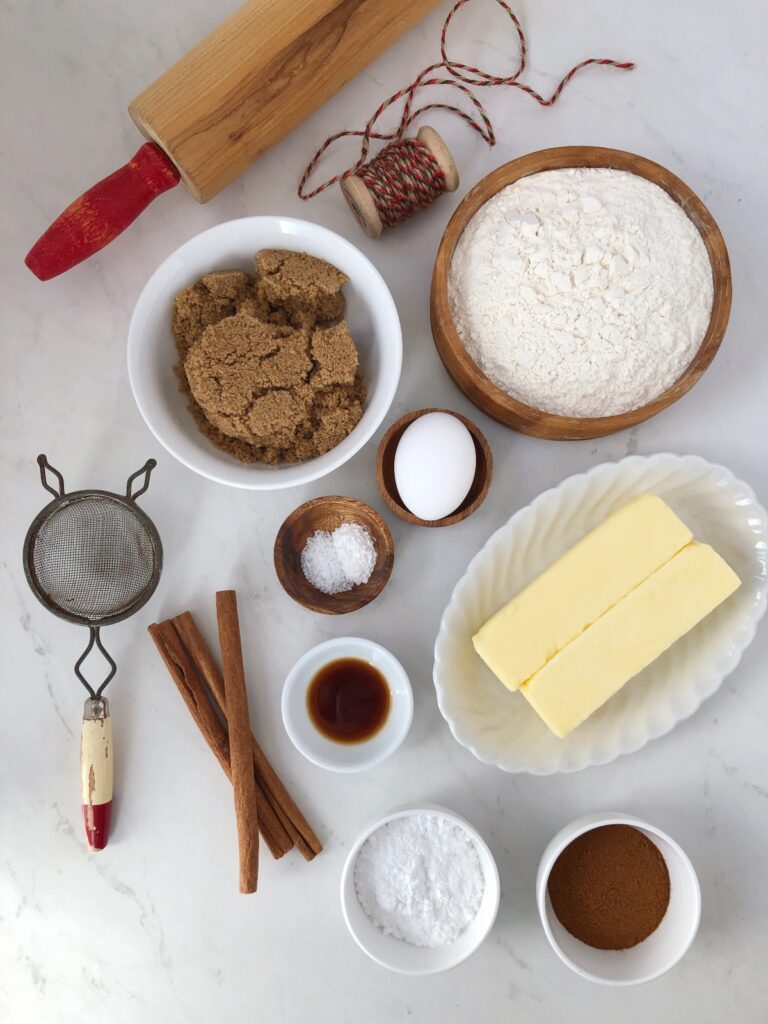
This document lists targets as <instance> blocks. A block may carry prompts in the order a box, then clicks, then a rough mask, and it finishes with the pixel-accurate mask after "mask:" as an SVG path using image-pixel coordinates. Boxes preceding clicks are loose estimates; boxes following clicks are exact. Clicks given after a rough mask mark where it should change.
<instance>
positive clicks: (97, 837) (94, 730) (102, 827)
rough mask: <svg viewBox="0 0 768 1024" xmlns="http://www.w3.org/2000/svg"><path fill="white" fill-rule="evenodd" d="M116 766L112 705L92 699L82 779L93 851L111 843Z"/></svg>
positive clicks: (86, 722)
mask: <svg viewBox="0 0 768 1024" xmlns="http://www.w3.org/2000/svg"><path fill="white" fill-rule="evenodd" d="M113 764H114V750H113V747H112V719H111V718H110V717H109V702H108V701H107V699H106V698H105V697H89V698H88V700H87V701H86V702H85V708H84V709H83V728H82V732H81V734H80V778H81V786H82V804H83V824H84V825H85V836H86V839H87V840H88V846H89V847H90V849H91V850H103V849H104V847H105V846H106V845H107V840H108V839H109V825H110V820H111V818H112V780H113V767H112V766H113Z"/></svg>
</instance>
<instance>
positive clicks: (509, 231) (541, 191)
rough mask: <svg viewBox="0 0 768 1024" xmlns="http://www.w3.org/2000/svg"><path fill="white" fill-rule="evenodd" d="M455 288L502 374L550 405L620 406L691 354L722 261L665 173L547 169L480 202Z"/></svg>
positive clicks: (452, 277)
mask: <svg viewBox="0 0 768 1024" xmlns="http://www.w3.org/2000/svg"><path fill="white" fill-rule="evenodd" d="M448 296H449V300H450V304H451V311H452V315H453V319H454V322H455V324H456V328H457V330H458V333H459V336H460V337H461V340H462V342H463V343H464V345H465V347H466V348H467V351H468V352H469V354H470V355H471V356H472V358H473V359H474V360H475V362H476V363H477V364H478V366H479V367H480V368H481V369H482V370H483V372H484V373H485V374H486V375H487V376H488V377H490V379H491V380H492V381H493V382H494V383H495V384H497V385H498V386H499V387H501V388H503V389H504V390H505V391H507V392H508V393H509V394H511V395H512V396H514V397H516V398H518V399H520V400H521V401H523V402H526V403H527V404H528V405H532V406H534V407H536V408H538V409H541V410H543V411H546V412H552V413H559V414H560V415H567V416H607V415H611V414H614V413H620V412H626V411H628V410H630V409H636V408H638V407H639V406H641V405H645V404H646V403H647V402H649V401H652V400H653V399H654V398H656V397H658V395H660V394H661V393H662V392H663V391H664V390H665V389H666V388H667V387H669V385H671V384H672V383H674V381H675V380H677V378H678V377H679V376H680V375H681V374H682V372H683V371H684V370H685V368H686V367H687V366H688V364H689V363H690V362H691V360H692V359H693V357H694V355H695V354H696V351H697V350H698V348H699V346H700V344H701V341H702V339H703V337H704V334H705V332H706V329H707V326H708V323H709V317H710V313H711V309H712V299H713V283H712V269H711V265H710V262H709V257H708V255H707V251H706V248H705V247H704V243H703V241H702V239H701V236H700V234H699V232H698V231H697V229H696V227H695V226H694V225H693V223H692V222H691V220H690V219H689V218H688V217H687V216H686V214H685V213H684V212H683V210H682V208H681V207H680V206H679V204H678V203H676V202H675V201H674V200H673V199H671V198H670V196H668V195H667V193H666V192H664V191H663V189H661V188H659V187H658V186H657V185H654V184H653V183H652V182H650V181H647V180H646V179H645V178H642V177H640V176H639V175H636V174H629V173H627V172H625V171H617V170H613V169H610V168H603V167H601V168H572V169H567V170H553V171H542V172H541V173H539V174H532V175H529V176H528V177H526V178H521V179H520V180H518V181H516V182H514V183H513V184H512V185H509V186H507V187H506V188H504V189H502V190H501V191H500V192H499V193H497V195H495V196H494V197H493V198H492V199H490V200H489V201H488V202H487V203H485V205H484V206H483V207H481V209H480V210H479V211H478V212H477V213H476V214H475V216H474V217H473V218H472V220H471V221H470V222H469V224H468V225H467V227H466V228H465V230H464V233H463V234H462V236H461V238H460V239H459V242H458V245H457V246H456V250H455V252H454V256H453V260H452V262H451V268H450V273H449V280H448Z"/></svg>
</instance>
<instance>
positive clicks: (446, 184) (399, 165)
mask: <svg viewBox="0 0 768 1024" xmlns="http://www.w3.org/2000/svg"><path fill="white" fill-rule="evenodd" d="M470 2H471V0H457V2H456V3H455V4H454V5H453V7H452V8H451V9H450V11H449V12H448V15H447V17H446V19H445V22H444V23H443V30H442V33H441V36H440V55H441V57H442V60H440V61H438V62H437V63H436V64H430V66H429V67H427V68H425V69H424V70H423V71H422V72H420V74H419V75H418V76H417V77H416V78H415V79H414V81H413V82H411V84H410V85H409V86H408V87H407V88H406V89H399V90H398V91H397V92H396V93H393V94H392V96H390V97H389V99H387V100H385V101H384V103H382V104H381V106H380V107H379V108H378V110H377V111H376V113H375V114H374V115H373V117H372V118H371V119H370V121H368V123H367V124H366V126H365V128H362V129H348V130H346V131H341V132H336V134H335V135H331V136H330V137H329V138H327V139H326V140H325V142H324V143H323V144H322V146H321V147H320V148H319V149H318V151H317V152H316V153H315V155H314V156H313V157H312V159H311V160H310V162H309V164H308V165H307V169H306V170H305V171H304V174H303V175H302V178H301V181H300V182H299V188H298V194H299V196H300V198H301V199H312V198H313V196H316V195H318V194H319V193H320V192H324V191H325V189H327V188H330V187H331V186H332V185H335V184H337V183H340V185H341V189H342V191H343V193H344V196H345V198H346V200H347V202H348V203H349V205H350V207H351V208H352V210H353V212H354V214H355V216H356V217H357V219H358V221H359V222H360V224H361V225H362V227H363V228H364V230H365V231H366V232H367V233H368V234H369V235H370V236H371V237H372V238H378V237H379V235H381V233H382V231H383V230H384V228H391V227H395V225H397V224H400V223H401V222H402V221H404V220H407V219H408V218H409V217H411V216H413V214H414V213H418V212H419V211H420V210H424V209H426V208H427V207H428V206H431V205H432V203H433V202H434V201H435V200H436V199H437V198H438V197H439V196H441V195H443V194H444V193H445V192H453V191H455V189H456V188H457V187H458V184H459V175H458V171H457V169H456V164H455V163H454V161H453V158H452V156H451V154H450V152H449V151H448V148H447V146H446V145H445V143H444V142H443V140H442V139H441V138H440V136H439V135H438V133H437V132H436V131H435V130H434V129H433V128H428V127H427V126H424V127H423V128H421V129H420V130H419V133H418V135H417V136H416V138H415V139H412V138H411V139H409V138H406V137H405V132H406V129H407V128H408V127H409V126H410V124H411V123H412V122H413V121H414V120H415V119H416V118H417V117H419V116H420V115H421V114H423V113H425V111H427V110H448V111H450V112H451V113H453V114H457V115H458V116H459V117H461V118H462V119H463V120H464V121H466V123H467V124H468V125H469V126H470V128H472V129H473V130H474V131H476V132H477V133H478V135H480V137H481V138H482V139H484V140H485V141H486V142H487V143H488V145H489V146H494V145H495V144H496V136H495V133H494V131H493V125H492V124H491V121H490V118H489V117H488V114H487V113H486V111H485V108H484V107H483V105H482V103H481V102H480V100H479V99H478V98H477V97H476V96H475V95H474V93H473V92H472V91H471V89H469V88H468V86H470V85H472V86H475V87H478V86H508V87H509V88H513V89H520V90H521V91H522V92H524V93H527V95H528V96H530V97H531V98H532V99H534V100H535V101H536V102H537V103H538V104H540V105H541V106H542V107H551V106H553V105H554V104H555V103H556V102H557V100H558V99H559V98H560V95H561V93H562V91H563V89H564V88H565V86H566V85H568V83H569V82H570V81H571V79H573V77H574V76H575V75H576V74H577V73H578V72H579V71H582V70H583V69H584V68H586V67H589V66H590V65H592V64H594V65H597V66H602V67H612V68H617V69H618V70H620V71H629V70H631V69H632V68H634V66H635V65H634V63H632V62H631V61H617V60H613V59H611V58H609V57H589V58H587V60H583V61H581V62H580V63H579V64H576V65H575V66H574V67H572V68H571V69H570V71H568V72H567V74H565V75H563V77H562V78H561V79H560V81H559V82H558V84H557V86H556V87H555V90H554V92H553V93H552V94H551V95H550V96H548V97H545V96H542V95H541V94H540V93H538V92H536V90H535V89H533V88H532V87H531V86H530V85H525V84H524V83H522V82H519V81H518V79H519V78H520V76H521V75H522V73H523V71H524V70H525V63H526V56H527V45H526V41H525V34H524V33H523V29H522V26H521V24H520V22H519V20H518V18H517V16H516V15H515V13H514V11H513V10H512V8H511V7H510V6H509V5H508V4H507V3H506V0H495V3H496V4H497V5H498V6H499V7H501V8H502V9H503V10H504V11H505V12H506V14H507V15H508V16H509V18H510V20H511V21H512V24H513V25H514V28H515V31H516V33H517V40H518V53H519V59H518V66H517V69H516V70H515V71H514V72H513V73H512V74H510V75H492V74H490V73H489V72H487V71H483V70H482V69H480V68H476V67H472V66H471V65H469V64H461V63H459V62H458V61H453V60H450V59H449V57H448V52H447V35H448V28H449V26H450V24H451V21H452V20H453V17H454V15H455V14H456V12H457V11H458V10H459V9H460V8H462V7H464V6H465V4H467V3H470ZM436 71H445V72H447V73H448V74H449V75H450V76H451V77H450V78H435V77H430V76H432V75H433V73H434V72H436ZM436 85H444V86H449V87H451V88H454V89H458V90H459V91H460V92H462V93H463V94H464V95H465V96H466V97H467V99H468V100H469V102H470V103H471V104H472V106H473V107H474V109H475V115H472V114H469V113H467V112H466V111H465V110H462V109H461V108H460V107H456V106H453V105H451V104H448V103H427V104H425V105H424V106H422V107H419V108H418V109H417V110H412V109H411V107H412V105H413V99H414V96H415V94H416V92H417V90H418V89H421V88H423V87H427V86H436ZM403 98H404V99H405V103H404V105H403V113H402V116H401V118H400V123H399V125H398V126H397V128H396V129H395V130H394V131H391V132H381V131H376V130H375V125H376V123H377V122H378V120H379V118H380V117H381V116H382V114H383V113H384V111H385V110H387V109H388V108H389V107H390V106H392V104H393V103H397V102H398V100H401V99H403ZM348 137H355V138H359V139H361V140H362V141H361V144H360V156H359V158H358V160H357V162H356V163H355V164H353V165H352V167H349V168H347V170H346V171H344V172H343V173H342V174H336V175H334V176H333V177H332V178H329V179H328V180H327V181H324V182H323V183H322V184H321V185H318V186H317V188H315V189H313V190H312V191H310V192H307V191H306V184H307V181H308V180H309V178H310V177H311V175H312V173H313V172H314V170H315V168H316V167H317V164H318V162H319V160H320V158H321V157H322V155H323V154H324V153H325V151H326V149H328V148H329V146H332V145H333V144H334V143H335V142H337V141H338V140H339V139H344V138H348ZM373 140H377V141H381V142H387V143H389V145H387V146H385V148H384V149H383V150H382V151H381V152H380V153H379V154H378V155H377V156H375V157H374V158H373V159H372V160H371V161H370V162H366V161H367V157H368V151H369V149H370V146H371V142H372V141H373Z"/></svg>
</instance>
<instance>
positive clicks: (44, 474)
mask: <svg viewBox="0 0 768 1024" xmlns="http://www.w3.org/2000/svg"><path fill="white" fill-rule="evenodd" d="M37 464H38V466H39V467H40V479H41V481H42V484H43V487H44V488H45V489H46V491H50V493H51V494H52V495H53V496H54V498H63V497H64V493H65V492H64V477H63V476H62V475H61V473H60V472H59V471H58V469H56V467H55V466H52V465H51V464H50V462H49V461H48V456H47V455H43V454H40V455H38V456H37ZM48 473H52V474H53V475H54V476H55V477H56V481H57V486H56V487H53V486H52V485H51V484H50V483H48Z"/></svg>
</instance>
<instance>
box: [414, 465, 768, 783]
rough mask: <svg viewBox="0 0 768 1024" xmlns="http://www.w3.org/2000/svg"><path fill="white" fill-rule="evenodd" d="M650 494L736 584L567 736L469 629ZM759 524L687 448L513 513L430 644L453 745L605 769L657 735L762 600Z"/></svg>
mask: <svg viewBox="0 0 768 1024" xmlns="http://www.w3.org/2000/svg"><path fill="white" fill-rule="evenodd" d="M646 492H652V493H654V494H658V495H659V496H660V497H662V498H664V500H665V501H666V502H668V504H669V505H670V506H671V507H672V508H673V509H674V510H675V511H676V512H677V513H678V514H679V515H680V516H681V518H682V519H683V520H684V521H685V522H686V523H687V524H688V525H689V526H690V527H691V529H692V530H693V532H694V536H695V537H696V539H697V540H702V541H705V542H706V543H708V544H711V545H712V546H713V547H714V548H715V549H716V550H717V551H718V552H719V553H720V554H721V555H722V556H723V557H724V558H725V559H726V560H727V561H728V562H729V563H730V565H732V566H733V568H734V569H735V571H736V572H737V573H738V575H739V577H740V578H741V580H742V585H741V587H740V588H739V589H738V591H736V593H735V594H734V595H733V596H732V597H730V598H729V599H728V600H727V601H726V602H725V603H724V604H723V605H721V606H720V607H719V608H718V609H716V611H714V612H713V613H712V614H711V615H710V616H708V617H707V618H706V619H705V620H704V621H703V622H701V623H700V624H699V625H698V626H697V627H696V628H695V629H694V630H692V631H691V632H690V633H688V634H687V636H685V637H683V638H682V639H681V640H679V641H678V642H677V643H676V644H674V645H673V646H672V647H671V648H670V649H669V650H668V651H666V652H665V653H664V654H663V655H662V656H661V657H660V658H658V659H657V660H656V661H655V662H654V663H653V664H652V665H650V666H649V667H648V668H647V669H645V670H644V671H643V672H641V673H640V674H639V675H638V676H636V677H635V678H634V679H632V680H631V681H630V682H629V683H627V685H626V686H625V687H624V688H623V689H622V690H621V691H620V692H619V693H618V694H616V696H615V697H613V698H612V699H611V700H609V701H608V703H607V704H605V705H604V706H603V707H602V708H601V709H600V710H599V711H597V712H596V713H595V714H594V715H592V717H591V718H589V719H588V720H587V721H586V722H584V724H583V725H581V726H580V727H579V728H578V729H576V730H574V732H572V733H571V735H570V736H568V737H567V738H566V739H564V740H560V739H558V738H557V737H556V736H554V735H553V734H552V733H550V731H549V730H548V729H547V727H546V726H545V725H544V723H543V722H541V721H540V719H539V718H538V716H537V715H536V714H535V712H534V711H533V710H532V709H531V708H530V707H529V706H528V704H527V703H526V701H525V699H524V698H523V697H522V696H521V695H520V694H513V693H510V692H509V691H508V690H506V689H505V688H504V687H503V686H502V685H501V683H499V682H498V680H497V679H496V678H495V677H494V676H493V674H492V673H491V672H490V670H489V669H487V668H486V666H485V665H484V664H483V662H482V661H481V660H480V658H479V657H478V656H477V655H476V654H475V651H474V648H473V647H472V636H473V634H474V633H475V632H476V631H477V629H478V628H479V627H480V626H481V625H482V624H483V623H484V622H485V621H486V619H488V618H489V617H490V615H492V614H493V612H495V611H496V610H497V609H498V608H500V607H501V606H502V605H503V604H505V603H506V602H507V601H508V600H509V599H510V598H511V597H512V596H513V595H514V594H516V593H517V592H518V591H519V590H520V589H521V588H522V587H524V586H525V585H526V584H527V583H529V582H530V581H531V580H532V579H533V578H534V577H535V576H537V575H538V574H539V573H540V572H541V571H542V570H543V569H545V568H546V566H547V565H549V564H550V562H552V561H554V559H555V558H557V557H558V556H559V555H560V554H562V553H563V552H564V551H566V550H567V549H568V548H569V547H571V546H572V545H573V544H575V543H576V541H578V540H579V539H580V538H581V537H583V536H584V535H585V534H586V533H588V532H589V530H591V529H592V528H593V527H595V526H597V525H598V523H600V522H602V521H603V519H605V518H606V516H608V515H610V514H611V513H612V512H614V511H616V509H618V508H620V507H621V506H622V505H623V504H625V503H626V502H627V501H629V500H630V499H631V498H633V497H636V496H637V495H639V494H644V493H646ZM767 562H768V522H767V521H766V513H765V510H764V509H763V508H762V507H761V506H760V505H759V504H758V502H757V499H756V497H755V495H754V492H753V491H752V490H751V488H750V487H748V486H747V485H746V484H745V483H742V482H741V481H740V480H737V479H736V478H735V477H734V476H733V475H732V474H731V473H730V472H729V470H727V469H725V468H724V467H722V466H716V465H712V464H711V463H708V462H705V460H704V459H701V458H699V457H698V456H694V455H685V456H680V455H671V454H659V455H652V456H649V457H647V458H646V457H641V456H630V457H628V458H626V459H622V460H621V461H620V462H616V463H604V464H602V465H600V466H596V467H595V468H594V469H591V470H589V471H588V472H586V473H580V474H578V475H577V476H572V477H569V478H568V479H567V480H565V481H563V483H562V484H560V486H559V487H556V488H554V489H553V490H550V491H545V492H544V493H543V494H541V495H539V497H538V498H536V499H535V500H534V501H533V502H532V503H531V504H530V505H528V506H526V507H525V508H523V509H521V510H520V511H519V512H517V513H516V514H515V515H514V516H512V518H511V519H510V520H509V522H507V523H506V524H505V525H504V526H502V527H501V528H500V529H499V530H497V531H496V533H494V534H493V536H492V537H491V538H490V539H489V540H488V541H487V543H486V544H485V546H484V547H483V548H482V549H481V550H480V551H479V552H478V554H477V555H476V556H475V557H474V558H473V560H472V561H471V562H470V564H469V567H468V568H467V571H466V573H465V574H464V576H463V577H462V578H461V579H460V580H459V582H458V583H457V585H456V587H455V589H454V591H453V594H452V596H451V600H450V601H449V603H448V606H447V608H446V609H445V612H444V613H443V618H442V621H441V623H440V630H439V632H438V636H437V641H436V643H435V666H434V681H435V689H436V691H437V702H438V705H439V707H440V711H441V712H442V714H443V717H444V718H445V720H446V721H447V722H448V725H449V726H450V728H451V732H452V733H453V735H454V736H455V738H456V739H457V740H458V742H459V743H461V745H462V746H464V747H466V748H467V749H468V750H470V751H471V752H472V753H473V754H474V755H475V757H477V758H479V759H480V760H481V761H484V762H485V763H487V764H493V765H496V766H497V767H498V768H501V769H502V770H503V771H507V772H530V773H531V774H534V775H551V774H553V773H555V772H573V771H578V770H580V769H582V768H588V767H590V766H593V765H600V764H607V763H608V762H609V761H612V760H614V759H615V758H616V757H619V756H620V755H621V754H629V753H632V752H633V751H635V750H639V749H640V748H641V747H642V746H644V745H645V744H646V743H647V742H648V741H649V740H652V739H655V738H656V737H658V736H662V735H663V734H664V733H667V732H669V731H670V729H672V728H674V726H675V725H676V724H677V723H678V722H681V721H682V720H683V719H685V718H688V717H689V716H690V715H692V714H693V713H694V711H696V710H697V708H699V707H700V705H701V704H702V703H703V702H704V701H705V700H706V699H707V697H710V696H711V695H712V694H713V693H714V692H715V691H716V690H717V688H718V687H719V686H720V684H721V683H722V681H723V679H724V678H725V677H726V676H727V675H728V674H729V673H730V672H732V671H733V670H734V668H735V667H736V665H737V664H738V663H739V659H740V658H741V655H742V653H743V652H744V650H745V648H746V647H747V646H748V645H749V644H750V642H751V641H752V638H753V637H754V635H755V628H756V626H757V623H758V621H759V619H760V618H761V616H762V615H763V613H764V612H765V607H766V574H767Z"/></svg>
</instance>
